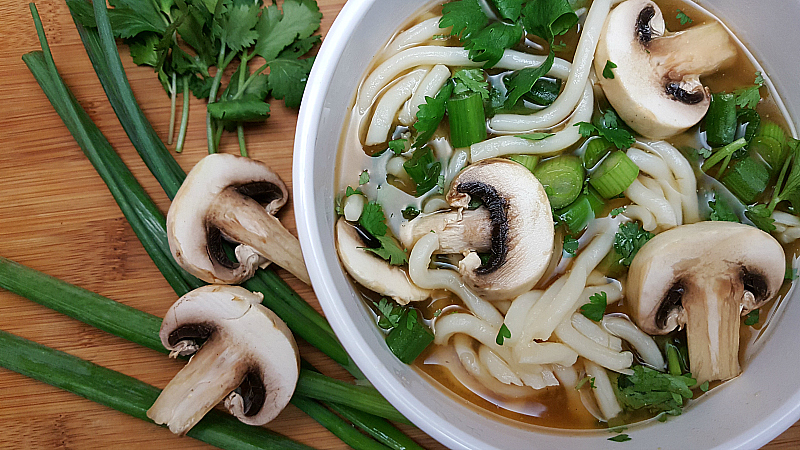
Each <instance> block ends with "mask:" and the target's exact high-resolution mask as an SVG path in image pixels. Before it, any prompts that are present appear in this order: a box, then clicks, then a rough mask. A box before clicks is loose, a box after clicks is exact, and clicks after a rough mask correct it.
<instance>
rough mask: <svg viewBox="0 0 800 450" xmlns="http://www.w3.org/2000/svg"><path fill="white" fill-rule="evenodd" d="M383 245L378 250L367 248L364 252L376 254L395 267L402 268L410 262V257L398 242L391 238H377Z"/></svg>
mask: <svg viewBox="0 0 800 450" xmlns="http://www.w3.org/2000/svg"><path fill="white" fill-rule="evenodd" d="M375 238H376V239H377V240H378V241H379V242H380V243H381V246H380V247H378V248H369V247H365V248H364V250H366V251H369V252H372V253H375V254H376V255H378V256H380V257H381V258H383V259H385V260H386V261H389V264H391V265H393V266H402V265H403V264H405V263H407V262H408V255H407V254H406V251H405V250H404V249H403V248H402V247H400V245H399V244H398V243H397V241H396V240H395V239H394V238H393V237H391V236H375Z"/></svg>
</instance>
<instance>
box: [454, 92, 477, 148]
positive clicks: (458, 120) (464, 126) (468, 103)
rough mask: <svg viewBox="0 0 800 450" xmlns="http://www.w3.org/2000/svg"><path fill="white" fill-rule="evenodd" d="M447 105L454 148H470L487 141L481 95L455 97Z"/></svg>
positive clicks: (472, 94) (474, 93)
mask: <svg viewBox="0 0 800 450" xmlns="http://www.w3.org/2000/svg"><path fill="white" fill-rule="evenodd" d="M446 105H447V116H448V117H449V123H450V141H451V142H452V144H453V147H455V148H463V147H469V146H470V145H472V144H474V143H476V142H481V141H483V140H485V139H486V114H485V113H484V111H483V99H482V98H481V95H480V94H479V93H477V92H471V93H469V94H467V95H454V96H453V97H450V99H448V100H447V104H446Z"/></svg>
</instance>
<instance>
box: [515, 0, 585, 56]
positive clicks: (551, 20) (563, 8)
mask: <svg viewBox="0 0 800 450" xmlns="http://www.w3.org/2000/svg"><path fill="white" fill-rule="evenodd" d="M522 16H523V17H522V24H523V25H524V26H525V29H526V30H527V31H528V32H529V33H533V34H535V35H537V36H539V37H542V38H544V39H545V40H547V41H548V42H549V43H550V44H551V45H552V43H553V39H554V38H555V37H556V36H560V35H562V34H564V33H566V32H567V31H569V29H570V28H572V27H574V26H575V25H576V24H577V23H578V16H577V15H576V14H575V12H574V11H573V10H572V7H571V6H570V5H569V2H568V1H567V0H532V1H529V2H527V3H526V4H525V6H523V7H522Z"/></svg>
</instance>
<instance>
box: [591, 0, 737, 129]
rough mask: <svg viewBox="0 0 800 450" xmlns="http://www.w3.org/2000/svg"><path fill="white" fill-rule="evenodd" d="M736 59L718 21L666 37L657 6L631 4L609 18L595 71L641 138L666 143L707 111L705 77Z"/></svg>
mask: <svg viewBox="0 0 800 450" xmlns="http://www.w3.org/2000/svg"><path fill="white" fill-rule="evenodd" d="M736 56H737V50H736V46H735V45H734V43H733V41H732V39H731V37H730V36H729V34H728V32H727V31H726V30H725V28H724V27H723V26H722V25H721V24H720V23H719V22H711V23H708V24H703V25H696V26H693V27H691V28H689V29H687V30H685V31H681V32H678V33H667V32H666V26H665V24H664V17H663V16H662V15H661V10H660V9H659V7H658V5H656V4H655V3H653V2H652V1H649V0H627V1H625V2H623V3H621V4H619V5H618V6H617V7H616V8H614V10H613V11H611V13H610V14H609V16H608V19H607V20H606V25H605V28H604V29H603V33H602V34H601V36H600V40H599V42H598V45H597V51H596V52H595V59H594V67H595V72H597V73H598V74H600V73H603V72H604V68H605V66H606V64H607V63H608V62H611V63H613V64H615V65H616V68H615V69H613V75H614V76H613V78H607V77H605V76H602V77H601V76H598V79H599V80H598V82H599V84H600V86H601V87H602V88H603V92H604V93H605V94H606V97H607V98H608V101H609V103H611V105H612V106H613V107H614V109H616V111H617V113H618V114H619V116H620V117H621V118H622V120H624V121H625V123H627V124H628V125H630V127H631V128H633V129H634V130H635V131H636V132H638V133H639V134H641V135H642V136H646V137H648V138H652V139H664V138H668V137H671V136H674V135H676V134H678V133H681V132H683V131H685V130H686V129H688V128H690V127H692V126H693V125H695V124H696V123H698V122H699V121H700V119H702V118H703V116H705V114H706V111H708V106H709V102H710V99H711V96H710V94H709V92H708V90H707V89H706V88H705V87H704V86H703V84H702V83H701V82H700V77H701V76H704V75H709V74H712V73H714V72H716V71H718V70H719V69H722V68H725V67H727V66H729V65H731V64H732V63H733V62H734V61H735V59H736Z"/></svg>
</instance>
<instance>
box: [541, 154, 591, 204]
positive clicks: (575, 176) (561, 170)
mask: <svg viewBox="0 0 800 450" xmlns="http://www.w3.org/2000/svg"><path fill="white" fill-rule="evenodd" d="M533 174H534V175H535V176H536V178H538V179H539V182H541V183H542V185H543V186H544V190H545V192H547V198H549V199H550V205H551V206H552V207H553V208H563V207H565V206H567V205H569V204H570V203H572V202H573V201H575V199H576V198H578V195H580V193H581V191H582V190H583V179H584V170H583V165H582V164H581V161H580V159H578V157H577V156H572V155H562V156H556V157H555V158H550V159H547V160H545V161H542V162H541V163H539V165H538V166H536V169H535V170H534V171H533Z"/></svg>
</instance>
